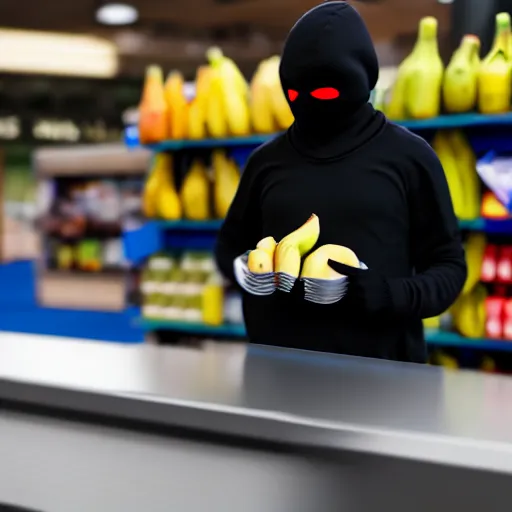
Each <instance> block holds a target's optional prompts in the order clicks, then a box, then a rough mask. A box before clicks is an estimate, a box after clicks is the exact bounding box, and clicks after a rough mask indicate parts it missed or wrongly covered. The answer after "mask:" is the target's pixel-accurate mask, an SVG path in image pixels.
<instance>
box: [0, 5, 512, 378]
mask: <svg viewBox="0 0 512 512" xmlns="http://www.w3.org/2000/svg"><path fill="white" fill-rule="evenodd" d="M317 3H318V2H317V1H306V0H274V1H270V0H265V1H262V0H259V1H256V0H188V1H186V2H185V1H183V0H167V1H164V0H145V1H144V2H143V1H142V0H136V1H130V2H129V3H117V2H109V1H106V0H105V1H103V0H74V1H73V2H69V1H65V0H38V1H36V0H17V1H15V2H2V3H0V197H1V198H2V208H1V209H0V235H1V238H0V241H1V244H0V259H1V264H0V283H1V285H2V286H1V289H0V330H4V331H13V332H28V333H36V334H50V335H57V336H63V337H78V338H88V339H92V340H108V341H109V342H117V343H143V342H153V343H162V344H168V343H184V344H197V343H201V342H202V341H204V340H211V339H214V340H219V341H222V342H226V343H230V342H234V341H236V342H238V341H243V340H244V337H245V332H244V327H243V320H242V315H241V306H240V296H239V294H238V292H237V291H236V290H235V289H234V288H232V287H231V286H230V285H229V283H225V282H223V281H222V279H221V277H220V276H219V275H218V274H217V272H216V269H215V265H214V263H213V259H212V252H211V251H212V247H213V244H214V241H215V236H216V233H217V230H218V228H219V226H220V224H221V222H222V218H223V217H224V216H225V213H226V211H227V208H228V207H229V204H230V201H231V199H232V197H233V194H234V192H235V191H236V187H237V184H238V180H239V177H240V172H242V170H243V165H244V162H245V160H246V159H247V156H248V155H249V153H250V152H251V151H252V150H253V149H254V148H255V147H257V146H258V145H259V144H261V143H262V142H264V141H266V140H268V139H269V138H270V137H272V136H273V135H274V134H275V133H278V132H279V131H282V130H284V129H286V128H287V127H288V126H289V125H290V123H291V122H292V121H293V118H292V117H291V113H290V112H289V110H288V107H287V105H286V102H285V101H284V96H283V93H282V91H281V89H280V86H279V82H278V75H277V66H278V64H279V54H280V51H281V47H282V44H283V41H284V38H285V36H286V34H287V31H288V30H289V29H290V28H291V26H292V25H293V23H294V22H295V21H296V20H297V18H298V17H300V16H301V15H302V14H303V13H304V12H305V11H306V10H308V9H309V8H311V7H313V6H314V5H316V4H317ZM350 3H352V4H353V5H354V6H355V7H356V8H357V9H358V10H359V12H360V13H361V15H362V16H363V18H364V19H365V21H366V23H367V25H368V27H369V30H370V32H371V35H372V37H373V40H374V43H375V46H376V49H377V53H378V55H379V59H380V65H381V73H380V81H379V84H378V86H377V88H376V90H375V91H374V92H373V96H372V101H373V102H374V104H375V106H376V107H377V108H380V109H382V110H384V111H385V112H386V114H387V115H388V116H389V117H390V118H391V119H393V120H395V121H396V122H398V123H399V124H402V125H403V126H405V127H407V128H409V129H411V130H413V131H415V132H417V133H418V134H419V135H421V136H422V137H425V138H426V139H427V140H428V141H429V142H430V143H431V144H432V145H433V147H434V149H435V150H436V152H437V153H438V155H439V157H440V159H441V161H442V163H443V167H444V169H445V172H446V174H447V178H448V182H449V186H450V192H451V194H452V199H453V202H454V206H455V210H456V213H457V215H458V217H459V219H460V223H461V228H462V230H463V233H464V240H465V244H466V249H467V258H468V266H469V269H470V272H469V276H468V282H467V283H466V286H465V288H464V292H463V294H462V295H461V297H460V298H459V300H458V302H457V303H456V304H455V306H454V307H453V308H452V309H451V310H450V311H448V312H446V314H445V315H442V316H441V317H439V318H434V319H428V320H426V321H425V327H426V336H427V340H428V344H429V349H430V352H431V363H432V364H441V365H444V366H448V367H451V368H459V367H464V368H476V369H479V370H481V371H487V372H502V373H509V372H511V371H512V358H511V354H512V302H511V300H512V295H511V290H512V288H511V285H512V220H510V213H509V208H510V206H511V201H510V195H509V192H510V191H511V190H510V189H511V188H512V186H511V183H512V180H510V179H508V177H509V172H510V171H509V168H510V166H509V165H508V162H509V159H508V155H509V153H510V150H511V149H512V142H510V141H512V139H511V135H512V113H509V111H510V103H511V83H512V78H511V73H512V36H511V34H510V13H511V12H512V1H499V0H486V1H485V2H482V1H479V0H415V1H414V2H411V1H408V0H373V1H372V0H368V1H362V0H361V1H355V0H354V1H353V2H350ZM500 13H501V14H500ZM498 14H500V15H499V16H497V15H498ZM468 35H469V36H470V37H467V36H468ZM475 36H476V37H475ZM340 51H342V49H340ZM405 59H407V60H405ZM240 76H243V78H244V80H240Z"/></svg>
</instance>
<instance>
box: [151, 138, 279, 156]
mask: <svg viewBox="0 0 512 512" xmlns="http://www.w3.org/2000/svg"><path fill="white" fill-rule="evenodd" d="M276 135H277V134H272V135H250V136H248V137H228V138H224V139H200V140H166V141H163V142H159V143H158V144H148V145H146V146H145V147H146V148H148V149H150V150H152V151H154V152H156V153H159V152H162V151H179V150H182V149H201V148H204V149H208V148H220V147H239V146H259V145H260V144H263V143H265V142H267V141H269V140H271V139H272V138H273V137H275V136H276Z"/></svg>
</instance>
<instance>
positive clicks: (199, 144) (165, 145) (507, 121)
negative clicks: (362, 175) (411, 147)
mask: <svg viewBox="0 0 512 512" xmlns="http://www.w3.org/2000/svg"><path fill="white" fill-rule="evenodd" d="M397 124H399V125H400V126H403V127H405V128H408V129H409V130H414V131H417V130H442V129H445V128H469V127H477V126H503V125H510V126H512V113H506V114H499V115H482V114H477V113H469V114H455V115H445V116H439V117H433V118H431V119H421V120H404V121H397ZM128 132H129V136H128V135H127V136H126V137H127V142H126V143H127V144H128V145H129V146H132V147H133V146H135V145H136V144H137V143H136V140H137V134H136V132H137V128H136V127H133V126H132V127H130V128H129V129H127V134H128ZM276 135H277V134H271V135H250V136H248V137H227V138H219V139H201V140H167V141H163V142H160V143H158V144H148V145H146V146H145V147H146V148H148V149H150V150H151V151H154V152H161V151H179V150H184V149H201V148H204V149H208V148H216V147H240V146H258V145H260V144H263V143H264V142H267V141H269V140H271V139H272V138H273V137H275V136H276Z"/></svg>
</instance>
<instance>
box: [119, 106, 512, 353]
mask: <svg viewBox="0 0 512 512" xmlns="http://www.w3.org/2000/svg"><path fill="white" fill-rule="evenodd" d="M397 124H399V125H400V126H403V127H404V128H407V129H409V130H411V131H414V132H419V134H421V136H422V137H424V138H425V139H426V140H429V139H430V136H431V135H432V134H433V133H434V132H435V131H437V130H442V129H461V128H468V129H471V130H470V131H469V132H468V136H469V138H470V142H471V145H472V147H473V149H474V150H475V152H476V153H477V154H483V153H485V152H487V151H489V150H491V149H496V150H497V151H505V150H506V151H512V112H511V113H506V114H500V115H480V114H477V113H469V114H458V115H442V116H439V117H435V118H432V119H425V120H406V121H400V122H397ZM509 131H510V133H508V132H509ZM276 135H277V134H270V135H252V136H247V137H233V138H221V139H202V140H169V141H163V142H161V143H158V144H151V145H147V146H146V148H148V149H150V150H151V151H153V152H154V153H158V152H164V151H165V152H179V151H188V152H193V151H202V150H208V149H214V148H231V149H232V150H236V149H237V148H244V149H246V150H247V149H251V148H253V147H257V146H258V145H260V144H263V143H265V142H267V141H269V140H271V139H272V138H273V137H275V136H276ZM125 143H126V145H127V146H128V147H138V146H139V142H138V133H137V128H136V127H133V126H132V127H129V128H127V130H126V132H125ZM221 224H222V221H220V220H210V221H202V222H195V221H188V220H179V221H170V222H169V221H158V220H150V221H147V223H146V224H145V225H144V226H142V227H141V228H140V229H139V230H136V231H134V232H132V233H126V236H125V248H126V254H127V257H128V258H129V259H130V260H132V261H134V262H139V263H140V262H141V261H143V260H144V259H145V258H147V257H148V256H150V255H151V254H154V253H155V252H158V251H160V250H163V249H165V248H166V247H173V248H178V249H184V248H189V249H206V248H211V247H213V243H214V240H215V236H216V233H217V231H218V229H219V228H220V226H221ZM460 227H461V229H462V230H464V231H480V232H485V233H488V234H500V235H512V219H510V220H509V219H506V220H490V219H483V218H479V219H474V220H461V221H460ZM137 325H138V327H139V328H142V329H143V330H145V331H159V330H161V331H165V330H170V331H176V332H180V333H184V334H189V335H196V336H213V337H221V338H244V337H245V328H244V326H243V325H229V324H226V325H222V326H216V327H213V326H207V325H202V324H194V323H189V322H176V321H166V320H149V319H144V318H140V319H138V320H137ZM426 339H427V342H428V344H429V345H430V346H432V347H453V348H464V349H471V350H488V351H501V352H510V351H512V342H509V341H501V340H491V339H472V338H465V337H463V336H460V335H458V334H456V333H453V332H446V331H437V330H427V331H426Z"/></svg>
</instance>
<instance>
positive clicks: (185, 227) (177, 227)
mask: <svg viewBox="0 0 512 512" xmlns="http://www.w3.org/2000/svg"><path fill="white" fill-rule="evenodd" d="M222 222H223V220H199V221H196V220H172V221H165V220H159V221H157V225H158V227H159V228H160V229H163V230H167V229H168V230H173V231H218V230H219V229H220V227H221V226H222Z"/></svg>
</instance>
